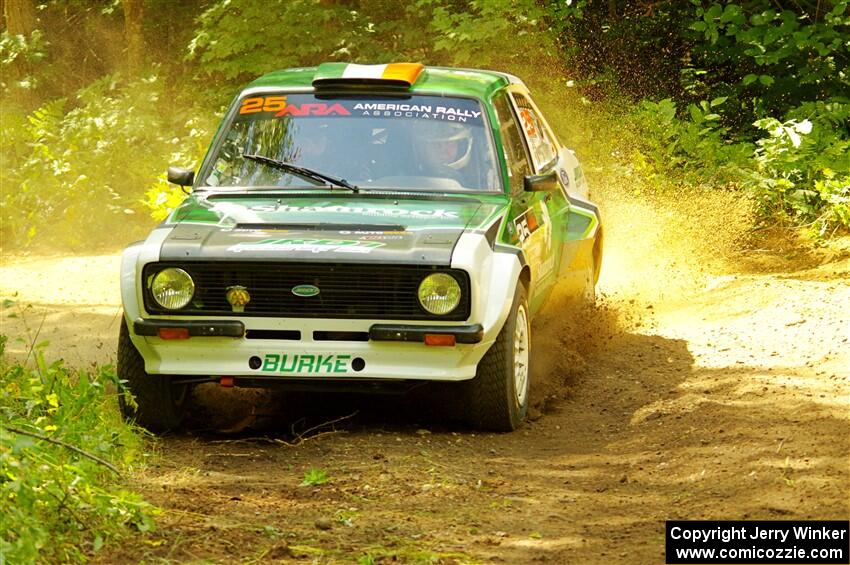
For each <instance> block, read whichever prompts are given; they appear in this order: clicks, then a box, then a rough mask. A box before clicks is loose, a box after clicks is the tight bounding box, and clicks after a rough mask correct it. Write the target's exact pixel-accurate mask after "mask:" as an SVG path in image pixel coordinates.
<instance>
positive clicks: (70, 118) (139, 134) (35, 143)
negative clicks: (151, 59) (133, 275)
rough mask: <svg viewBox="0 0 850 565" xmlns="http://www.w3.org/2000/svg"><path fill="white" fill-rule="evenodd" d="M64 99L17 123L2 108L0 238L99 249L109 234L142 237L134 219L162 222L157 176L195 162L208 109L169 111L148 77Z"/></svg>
mask: <svg viewBox="0 0 850 565" xmlns="http://www.w3.org/2000/svg"><path fill="white" fill-rule="evenodd" d="M74 102H75V105H72V104H71V103H69V101H67V100H64V99H59V100H53V101H51V102H48V103H46V104H44V105H43V106H41V107H40V108H38V109H36V110H35V111H34V112H32V113H30V114H28V115H26V116H22V115H21V114H20V113H17V112H15V111H14V110H12V109H10V110H8V111H7V110H4V114H8V122H7V125H6V126H5V127H4V129H3V137H2V141H0V155H2V159H3V163H4V167H5V171H4V177H5V178H4V181H3V182H4V186H14V187H15V189H14V190H4V191H3V194H2V197H0V219H2V223H3V231H4V233H3V235H4V240H5V241H17V242H26V241H28V240H31V239H32V238H33V237H35V236H36V235H39V236H44V237H45V238H51V239H54V240H56V239H61V240H62V241H64V242H65V243H66V244H69V245H72V246H73V245H83V244H97V243H101V244H102V243H104V242H110V241H112V238H110V237H105V234H106V233H111V232H114V231H115V230H116V229H117V228H121V227H123V228H127V227H131V228H132V226H133V225H136V226H141V227H139V228H138V230H137V231H139V232H141V231H143V229H145V228H146V227H147V226H148V225H149V222H150V220H149V219H147V217H146V216H147V214H142V213H140V212H144V211H145V207H147V208H153V209H154V212H155V213H156V214H158V215H159V216H162V215H163V209H164V207H166V206H173V205H174V204H175V199H174V198H173V197H171V198H169V197H168V196H166V197H165V198H161V197H160V196H159V194H161V193H164V192H166V190H167V187H163V186H162V182H161V181H158V180H157V178H158V175H160V174H161V173H162V172H163V171H164V170H165V169H166V167H167V165H169V164H181V165H191V164H192V163H196V162H199V160H200V156H201V155H202V152H203V151H204V149H205V145H206V143H208V140H209V135H208V133H207V132H208V131H209V126H208V125H207V124H209V122H210V120H211V119H213V118H214V115H213V112H212V111H211V110H210V109H208V108H205V109H204V110H203V111H196V110H194V107H193V106H192V105H191V104H185V103H179V104H175V103H174V95H173V94H171V93H169V92H168V91H167V89H166V88H165V87H164V85H163V81H162V80H161V79H160V78H159V77H158V76H157V75H149V76H146V77H143V78H140V79H136V80H132V81H126V82H125V81H123V80H122V79H121V77H119V76H107V77H104V78H102V79H100V80H98V81H95V82H94V83H92V84H91V85H89V86H87V87H86V88H84V89H82V90H80V91H79V92H78V93H77V95H76V100H75V101H74ZM197 115H201V116H202V117H196V116H197ZM145 190H148V194H147V195H146V197H145V201H144V202H143V201H142V195H143V194H144V193H145ZM145 205H146V206H145ZM59 218H61V219H62V222H61V223H59V222H57V220H58V219H59ZM128 224H129V225H128ZM128 235H130V234H128Z"/></svg>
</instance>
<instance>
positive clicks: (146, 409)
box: [118, 316, 189, 433]
mask: <svg viewBox="0 0 850 565" xmlns="http://www.w3.org/2000/svg"><path fill="white" fill-rule="evenodd" d="M118 379H119V383H120V384H119V394H118V405H119V407H120V408H121V414H122V415H123V416H124V418H125V419H127V420H134V421H135V422H136V423H137V424H138V425H140V426H142V427H143V428H145V429H147V430H148V431H151V432H154V433H161V432H166V431H168V430H172V429H174V428H177V427H179V426H180V424H181V423H182V422H183V416H184V415H185V412H186V399H187V397H188V396H189V385H175V384H173V383H172V377H170V376H167V375H149V374H148V373H146V372H145V362H144V360H143V359H142V356H141V355H140V354H139V352H138V350H137V349H136V346H135V345H133V342H132V341H131V340H130V332H129V330H128V329H127V322H126V320H124V318H123V316H122V319H121V330H120V332H119V334H118ZM128 394H132V399H131V398H129V397H128Z"/></svg>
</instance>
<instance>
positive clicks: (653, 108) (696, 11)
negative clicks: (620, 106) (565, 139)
mask: <svg viewBox="0 0 850 565" xmlns="http://www.w3.org/2000/svg"><path fill="white" fill-rule="evenodd" d="M545 10H546V12H547V14H548V18H549V21H551V22H552V24H553V27H554V29H555V30H556V33H557V34H558V37H559V40H560V42H561V45H562V48H563V52H564V53H565V55H566V58H567V63H568V64H571V65H573V66H574V68H576V69H578V71H579V72H582V73H585V74H587V75H588V76H587V77H586V78H584V79H583V80H580V81H578V85H579V87H580V88H581V89H582V91H583V93H584V94H585V96H590V97H594V96H595V97H596V98H599V97H600V96H605V97H607V98H609V99H614V100H620V99H623V98H624V97H628V96H632V97H637V98H643V100H640V101H639V102H638V103H637V105H636V106H634V109H633V110H632V111H626V112H624V114H625V115H624V121H625V122H626V123H627V124H628V125H629V126H630V127H629V129H630V130H632V131H633V132H634V137H635V140H636V142H635V143H634V146H633V147H632V148H631V150H630V155H629V161H630V166H631V167H632V169H633V170H636V171H637V172H638V173H640V176H641V178H642V179H644V182H645V183H646V184H651V185H653V186H655V187H656V188H659V187H660V188H667V189H676V188H678V187H681V186H703V187H723V188H743V189H745V190H747V191H748V194H749V195H750V196H752V197H753V199H754V201H755V203H756V208H757V211H758V212H759V221H760V222H762V223H773V222H779V223H782V224H788V223H792V224H798V225H806V226H809V227H811V228H812V230H813V231H814V232H815V233H816V234H817V235H826V234H828V233H831V232H832V231H834V230H837V229H847V228H848V227H850V224H848V222H847V191H848V187H847V185H848V182H847V179H848V177H849V176H850V162H848V160H849V159H850V157H848V154H850V151H848V148H849V147H848V140H850V112H848V103H850V58H848V57H847V52H848V48H850V2H848V0H824V1H823V2H817V3H798V2H784V1H776V0H739V1H730V2H718V1H710V0H691V1H690V2H689V3H686V2H654V3H651V4H644V3H634V2H626V1H625V0H613V1H611V2H588V1H583V0H579V1H576V2H570V3H566V4H565V3H562V2H549V3H546V5H545ZM600 87H602V88H601V89H600ZM626 104H627V105H629V106H631V104H630V103H629V102H628V101H627V102H626Z"/></svg>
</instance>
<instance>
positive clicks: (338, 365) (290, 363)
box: [260, 353, 351, 374]
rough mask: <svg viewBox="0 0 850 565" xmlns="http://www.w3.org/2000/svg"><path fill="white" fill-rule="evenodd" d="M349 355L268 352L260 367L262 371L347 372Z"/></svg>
mask: <svg viewBox="0 0 850 565" xmlns="http://www.w3.org/2000/svg"><path fill="white" fill-rule="evenodd" d="M350 360H351V355H292V354H289V353H283V354H280V355H278V354H276V353H268V354H266V355H264V356H263V365H262V367H261V368H260V370H261V371H263V372H264V373H314V374H335V373H336V374H339V373H347V372H348V365H349V361H350Z"/></svg>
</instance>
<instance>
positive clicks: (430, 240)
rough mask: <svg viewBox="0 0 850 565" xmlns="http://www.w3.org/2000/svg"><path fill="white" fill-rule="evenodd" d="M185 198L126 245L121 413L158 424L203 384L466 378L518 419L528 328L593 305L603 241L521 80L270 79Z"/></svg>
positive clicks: (490, 412)
mask: <svg viewBox="0 0 850 565" xmlns="http://www.w3.org/2000/svg"><path fill="white" fill-rule="evenodd" d="M169 180H170V181H171V182H174V183H177V184H180V185H183V186H184V187H188V186H191V193H190V195H189V197H188V198H187V199H186V200H185V201H184V202H183V204H182V205H181V206H180V207H179V208H177V209H176V210H174V212H173V213H172V214H171V215H170V216H169V217H168V218H167V219H166V220H165V221H164V222H163V223H162V224H161V225H159V226H158V227H157V228H155V229H154V230H153V231H152V232H151V234H150V235H149V236H148V238H147V239H146V240H144V241H141V242H138V243H134V244H132V245H130V246H129V247H128V248H127V249H126V250H125V251H124V254H123V260H122V267H121V287H122V288H121V290H122V299H123V303H124V319H123V324H122V327H121V332H120V337H119V345H118V374H119V377H120V379H122V380H123V381H124V385H125V386H126V388H127V389H129V391H131V392H132V393H133V397H134V400H130V399H129V398H125V397H124V395H122V396H121V399H122V400H121V403H122V410H123V412H124V414H125V415H126V416H128V417H134V418H135V419H136V420H137V421H138V422H139V423H140V424H141V425H143V426H145V427H147V428H149V429H151V430H154V431H162V430H167V429H170V428H173V427H175V426H177V425H179V424H180V422H181V419H182V417H183V412H184V405H185V401H186V397H187V392H188V390H189V388H190V387H191V386H192V385H194V384H196V383H200V382H210V381H211V382H220V383H221V384H222V385H224V386H234V385H236V386H252V387H257V386H259V387H264V386H278V385H281V386H290V387H293V388H295V387H302V388H303V387H310V388H322V387H325V388H327V389H334V390H336V389H340V388H344V389H347V388H351V389H355V390H361V389H368V390H371V389H378V390H380V389H383V388H384V387H393V386H396V387H404V386H409V385H415V384H419V383H421V382H422V381H458V384H457V385H456V386H457V388H458V390H462V391H463V402H464V403H465V407H466V409H465V413H466V415H467V416H468V419H469V421H470V423H471V424H472V425H474V426H475V427H477V428H480V429H488V430H498V431H508V430H513V429H515V428H516V427H517V426H519V425H520V423H521V422H522V421H523V418H524V417H525V414H526V410H527V407H528V399H529V374H530V373H529V364H530V362H531V359H532V357H533V354H532V353H531V352H530V345H531V337H530V330H531V319H532V317H533V316H534V315H535V314H536V313H537V312H538V311H539V310H540V309H541V307H543V305H544V303H546V302H547V299H550V298H551V297H552V295H553V294H555V293H566V294H571V295H576V296H583V297H592V296H593V288H594V285H595V283H596V280H597V278H598V275H599V267H600V261H601V253H602V231H601V225H600V218H599V213H598V211H597V208H596V206H594V205H593V204H592V203H591V202H590V201H589V200H588V189H587V184H586V181H585V179H584V176H583V174H582V169H581V167H580V165H579V163H578V161H577V160H576V158H575V157H574V155H573V153H572V152H571V151H570V150H568V149H566V148H564V147H563V146H562V145H561V144H560V143H559V142H558V140H557V138H556V137H555V135H554V134H553V132H552V129H551V128H550V127H549V125H548V124H547V123H546V120H545V119H544V118H543V116H542V115H541V114H540V111H539V110H538V109H537V106H535V104H534V102H533V101H532V100H531V96H530V95H529V92H528V89H527V88H526V87H525V85H524V84H523V83H522V81H520V80H519V79H518V78H516V77H514V76H511V75H508V74H505V73H500V72H493V71H484V70H467V69H449V68H437V67H424V66H422V65H420V64H415V63H398V64H390V65H354V64H344V63H326V64H323V65H320V66H318V67H313V68H296V69H288V70H283V71H278V72H273V73H270V74H267V75H265V76H263V77H260V78H259V79H257V80H256V81H254V82H253V83H251V84H249V85H248V86H247V87H246V88H245V89H244V90H243V91H242V92H241V93H240V94H239V95H238V96H237V97H236V99H235V100H234V101H233V103H232V104H231V106H230V108H229V110H228V111H227V114H226V117H225V118H224V121H223V123H222V125H221V127H220V128H219V130H218V133H217V134H216V136H215V138H214V140H213V142H212V145H211V147H210V149H209V151H208V153H207V155H206V157H205V159H204V160H203V162H202V163H201V166H200V169H199V171H198V173H197V175H196V174H195V173H194V172H193V171H190V170H185V169H178V168H174V167H172V168H170V169H169Z"/></svg>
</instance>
